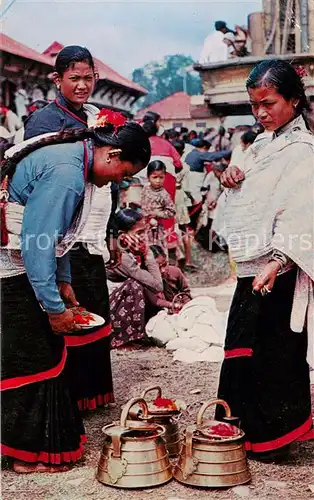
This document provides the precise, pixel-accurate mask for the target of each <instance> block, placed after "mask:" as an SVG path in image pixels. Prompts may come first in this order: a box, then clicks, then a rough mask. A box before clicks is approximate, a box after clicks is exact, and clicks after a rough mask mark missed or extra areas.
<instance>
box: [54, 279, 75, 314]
mask: <svg viewBox="0 0 314 500" xmlns="http://www.w3.org/2000/svg"><path fill="white" fill-rule="evenodd" d="M58 289H59V293H60V296H61V298H62V299H63V301H64V303H65V305H66V307H68V308H70V307H75V306H79V305H80V304H79V303H78V301H77V300H76V297H75V293H74V290H73V288H72V286H71V285H70V283H65V282H64V281H60V283H58Z"/></svg>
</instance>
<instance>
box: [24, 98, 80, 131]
mask: <svg viewBox="0 0 314 500" xmlns="http://www.w3.org/2000/svg"><path fill="white" fill-rule="evenodd" d="M56 101H57V102H58V103H59V104H60V106H62V107H59V106H58V105H57V102H56ZM56 101H53V102H51V103H49V104H47V106H45V107H44V108H42V109H38V110H37V111H35V112H34V113H33V114H31V115H30V117H29V118H28V119H27V120H26V122H25V124H24V128H25V132H24V140H26V139H30V138H31V137H35V136H37V135H41V134H46V133H47V132H60V131H61V130H64V129H66V128H86V127H87V116H86V114H85V113H84V111H83V110H80V111H78V110H77V109H74V108H73V107H72V106H71V104H69V103H68V101H67V100H66V99H65V98H64V97H63V95H62V94H60V93H59V94H58V96H57V99H56ZM62 108H66V109H67V110H68V111H69V112H67V111H65V110H64V109H62ZM84 122H85V123H84Z"/></svg>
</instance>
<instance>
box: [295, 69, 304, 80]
mask: <svg viewBox="0 0 314 500" xmlns="http://www.w3.org/2000/svg"><path fill="white" fill-rule="evenodd" d="M295 70H296V73H297V74H298V75H299V77H300V78H304V77H305V76H307V71H306V69H305V68H303V66H296V68H295Z"/></svg>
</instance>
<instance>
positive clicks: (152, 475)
mask: <svg viewBox="0 0 314 500" xmlns="http://www.w3.org/2000/svg"><path fill="white" fill-rule="evenodd" d="M135 405H137V406H138V405H139V406H140V408H141V412H142V414H143V420H141V421H136V420H128V417H129V411H130V410H131V409H132V407H134V406H135ZM102 431H103V433H104V434H105V443H104V445H103V450H102V454H101V457H100V460H99V464H98V470H97V474H96V477H97V479H98V481H100V482H102V483H104V484H106V485H109V486H114V487H116V488H145V487H153V486H158V485H161V484H164V483H166V482H168V481H169V480H170V479H171V478H172V469H171V464H170V461H169V456H168V453H167V450H166V447H165V442H164V439H163V436H164V435H165V429H164V427H162V426H161V425H158V424H156V423H154V422H151V419H150V417H149V414H148V407H147V404H146V402H145V400H144V399H142V398H132V399H131V400H130V401H129V402H128V403H127V404H126V406H125V407H124V408H123V410H122V413H121V418H120V422H119V423H117V422H114V423H112V424H109V425H106V426H105V427H104V428H103V429H102Z"/></svg>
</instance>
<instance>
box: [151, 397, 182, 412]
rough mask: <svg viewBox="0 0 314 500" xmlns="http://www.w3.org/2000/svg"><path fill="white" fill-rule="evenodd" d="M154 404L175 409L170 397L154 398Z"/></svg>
mask: <svg viewBox="0 0 314 500" xmlns="http://www.w3.org/2000/svg"><path fill="white" fill-rule="evenodd" d="M154 406H157V407H158V408H167V410H176V409H177V407H176V404H175V402H174V401H173V400H172V399H167V398H156V399H155V401H154Z"/></svg>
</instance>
